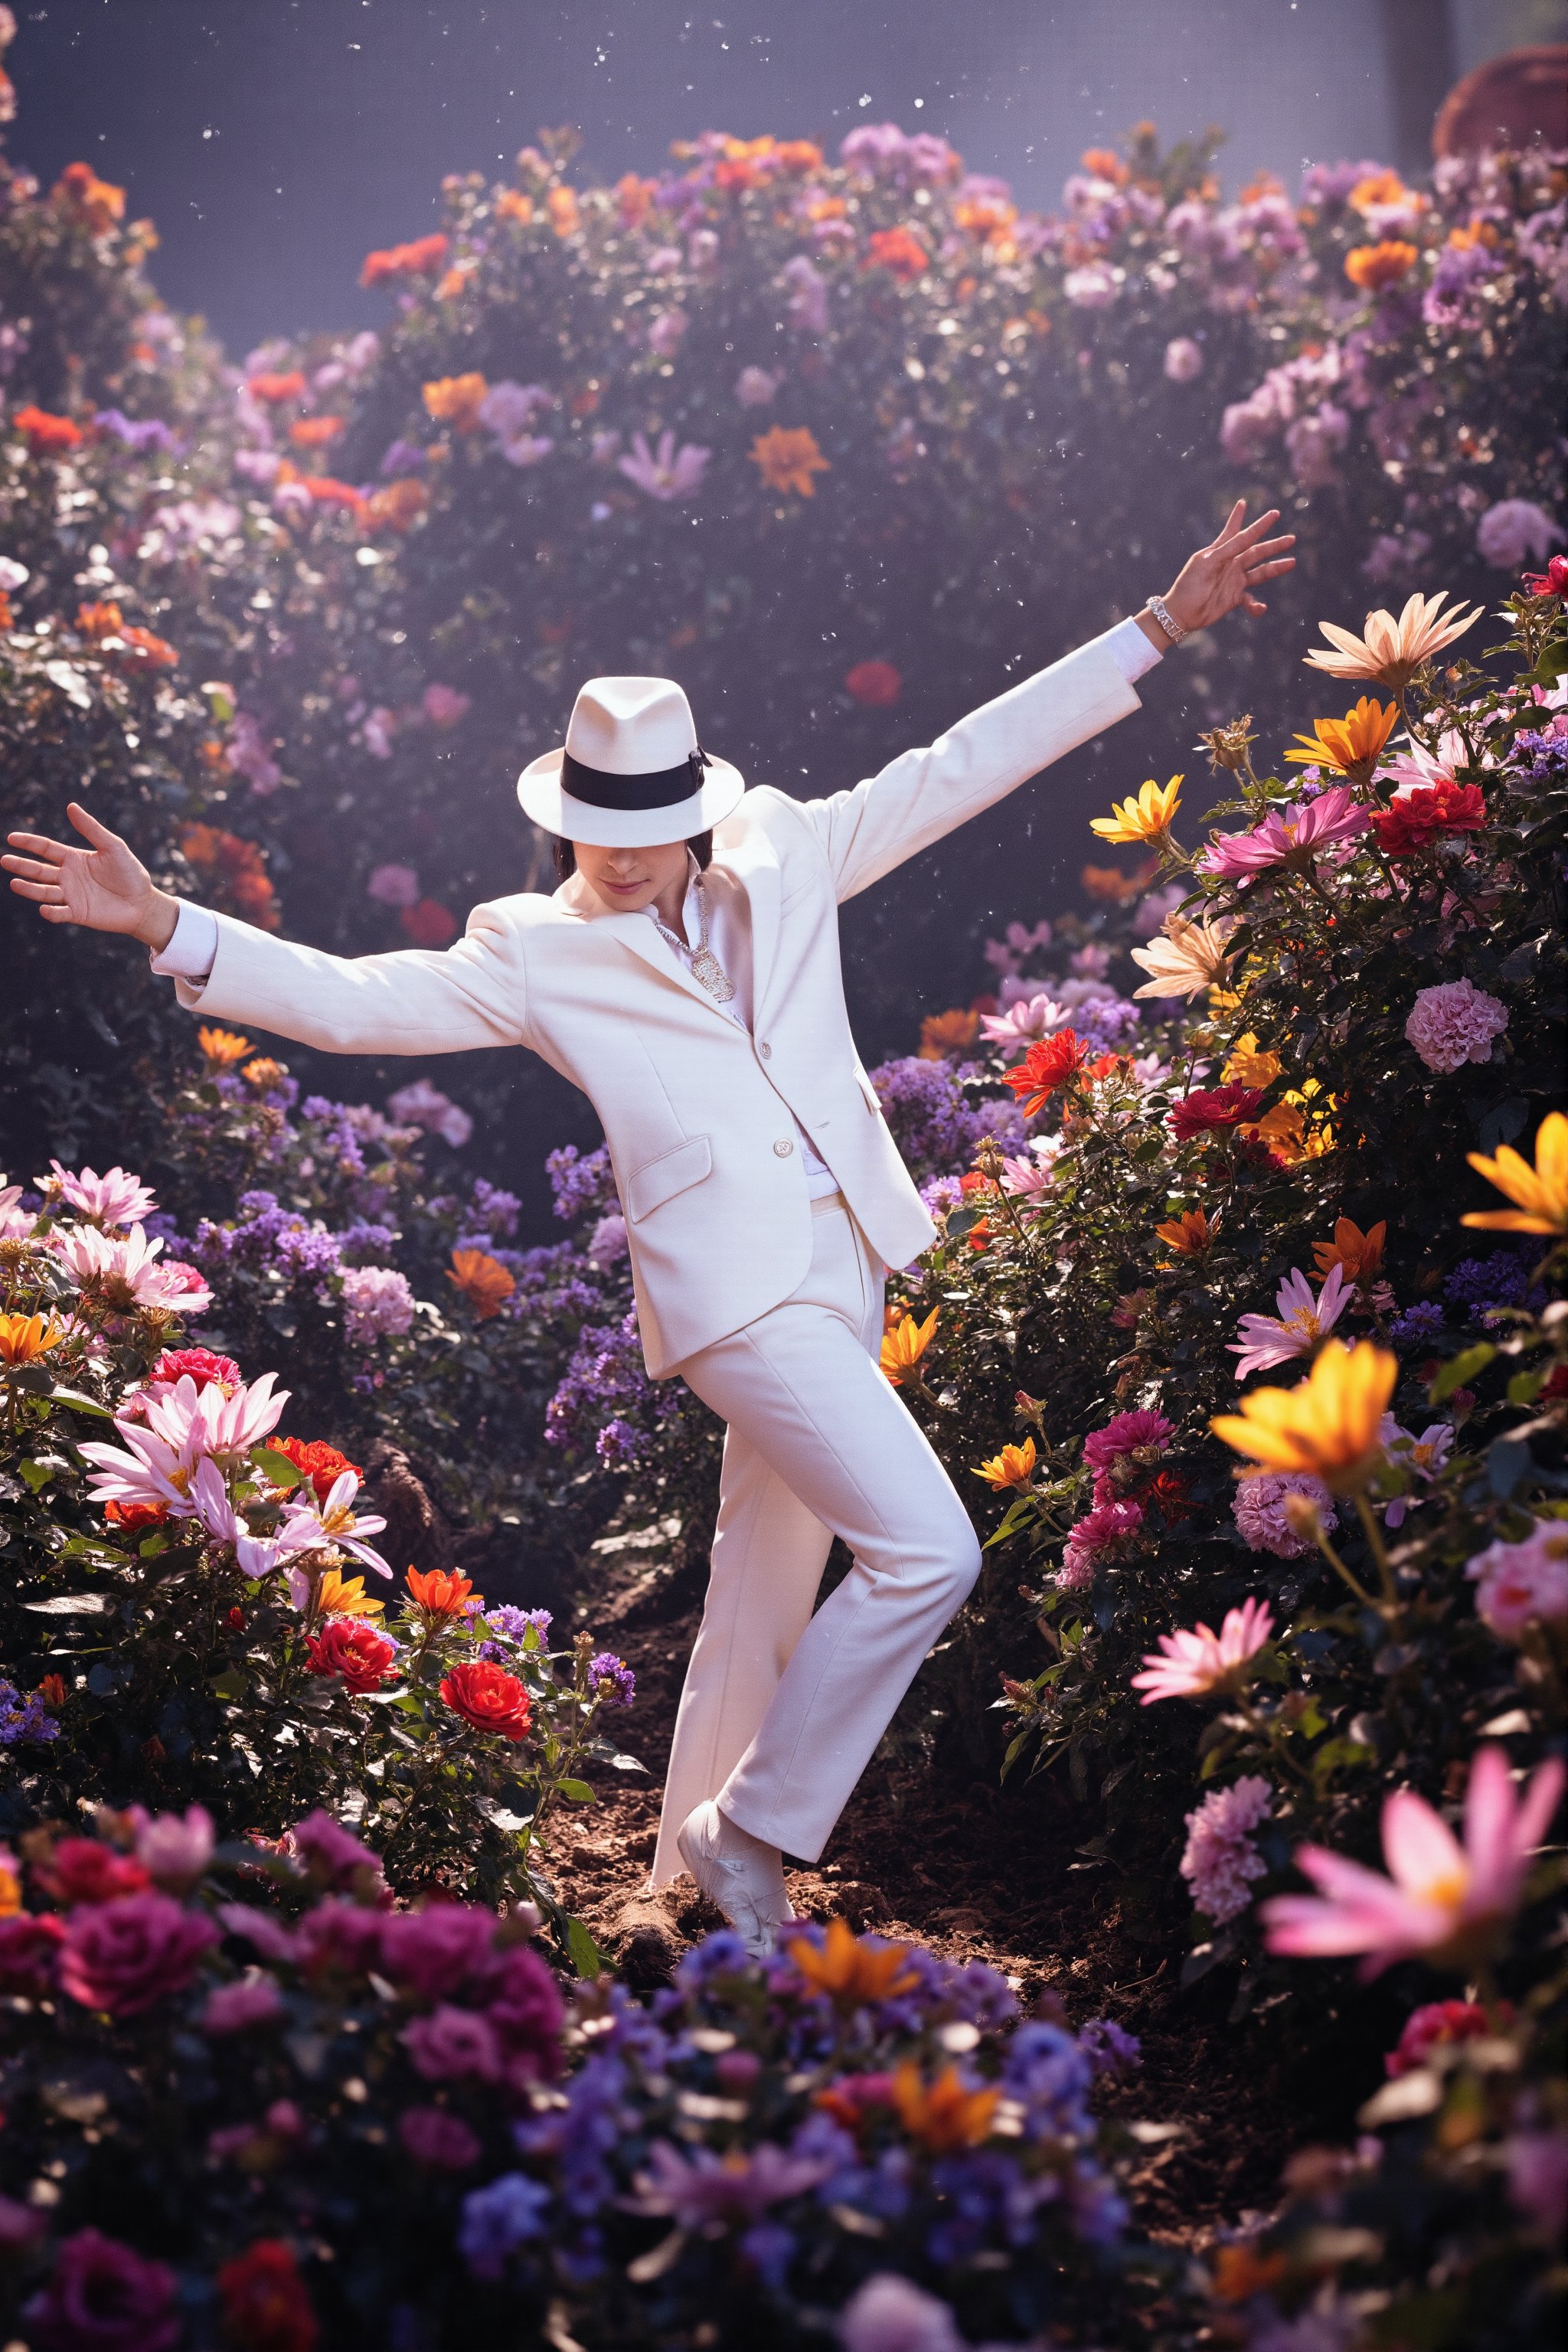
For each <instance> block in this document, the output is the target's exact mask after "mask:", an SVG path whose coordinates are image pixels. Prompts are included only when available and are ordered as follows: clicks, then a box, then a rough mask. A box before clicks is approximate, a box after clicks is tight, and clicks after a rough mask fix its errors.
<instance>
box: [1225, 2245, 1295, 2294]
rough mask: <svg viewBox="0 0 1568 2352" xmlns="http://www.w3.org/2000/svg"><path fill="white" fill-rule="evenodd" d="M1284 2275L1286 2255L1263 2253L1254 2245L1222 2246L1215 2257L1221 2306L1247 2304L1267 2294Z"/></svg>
mask: <svg viewBox="0 0 1568 2352" xmlns="http://www.w3.org/2000/svg"><path fill="white" fill-rule="evenodd" d="M1284 2275H1285V2257H1284V2255H1283V2254H1278V2253H1276V2254H1260V2253H1259V2252H1258V2248H1257V2246H1256V2245H1255V2244H1251V2243H1248V2242H1241V2243H1237V2244H1236V2245H1233V2246H1221V2247H1220V2248H1219V2249H1218V2251H1217V2252H1216V2253H1215V2258H1214V2291H1215V2295H1216V2296H1217V2297H1218V2299H1219V2301H1220V2302H1221V2303H1246V2302H1247V2301H1249V2300H1250V2298H1251V2297H1252V2296H1253V2295H1255V2294H1267V2293H1268V2289H1269V2288H1270V2287H1271V2286H1278V2285H1279V2282H1280V2280H1281V2279H1282V2278H1283V2277H1284Z"/></svg>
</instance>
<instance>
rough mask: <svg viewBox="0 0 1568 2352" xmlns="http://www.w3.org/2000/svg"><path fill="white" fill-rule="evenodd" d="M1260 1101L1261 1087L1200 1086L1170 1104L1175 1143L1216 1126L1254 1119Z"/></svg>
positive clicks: (1213, 1128) (1228, 1125)
mask: <svg viewBox="0 0 1568 2352" xmlns="http://www.w3.org/2000/svg"><path fill="white" fill-rule="evenodd" d="M1262 1101H1263V1088H1262V1087H1236V1086H1230V1087H1199V1088H1198V1090H1197V1092H1196V1093H1195V1094H1190V1095H1184V1096H1183V1097H1182V1099H1181V1101H1180V1102H1177V1103H1173V1104H1172V1106H1171V1132H1172V1134H1173V1136H1174V1137H1175V1139H1176V1140H1177V1142H1178V1143H1191V1142H1192V1141H1193V1140H1194V1138H1195V1137H1197V1136H1200V1135H1210V1134H1213V1133H1214V1131H1215V1129H1218V1128H1227V1127H1239V1126H1240V1125H1241V1124H1242V1122H1243V1120H1244V1119H1249V1118H1257V1117H1258V1109H1259V1108H1260V1106H1261V1104H1262Z"/></svg>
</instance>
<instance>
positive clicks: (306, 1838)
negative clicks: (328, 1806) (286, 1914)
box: [289, 1806, 381, 1932]
mask: <svg viewBox="0 0 1568 2352" xmlns="http://www.w3.org/2000/svg"><path fill="white" fill-rule="evenodd" d="M289 1847H290V1850H291V1852H292V1853H295V1854H297V1855H298V1857H299V1858H300V1861H301V1862H303V1864H305V1867H306V1869H307V1870H308V1871H309V1872H310V1875H311V1877H312V1878H313V1879H315V1880H316V1882H317V1884H318V1885H322V1886H332V1887H338V1886H342V1885H352V1884H353V1881H354V1879H355V1878H356V1876H357V1874H359V1872H361V1871H362V1870H367V1871H369V1873H370V1874H371V1876H372V1877H373V1878H375V1879H379V1878H380V1876H381V1856H380V1855H379V1854H378V1853H373V1851H372V1850H371V1848H370V1847H369V1846H368V1845H365V1844H363V1843H362V1842H361V1840H360V1839H358V1838H357V1837H355V1835H354V1833H353V1830H346V1829H344V1827H343V1825H342V1822H335V1821H333V1819H332V1817H331V1813H324V1812H322V1811H321V1808H320V1806H318V1807H317V1809H316V1811H314V1812H313V1813H307V1814H306V1816H305V1818H304V1820H303V1821H302V1822H295V1824H294V1826H293V1828H292V1829H291V1830H290V1831H289ZM301 1932H303V1931H301Z"/></svg>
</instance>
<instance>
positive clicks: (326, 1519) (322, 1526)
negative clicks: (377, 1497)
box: [275, 1470, 392, 1609]
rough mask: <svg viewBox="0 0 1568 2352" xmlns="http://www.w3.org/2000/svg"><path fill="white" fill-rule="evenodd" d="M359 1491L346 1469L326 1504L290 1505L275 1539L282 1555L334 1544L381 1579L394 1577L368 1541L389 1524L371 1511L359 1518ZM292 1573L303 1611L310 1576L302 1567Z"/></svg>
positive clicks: (296, 1600) (291, 1588) (296, 1602)
mask: <svg viewBox="0 0 1568 2352" xmlns="http://www.w3.org/2000/svg"><path fill="white" fill-rule="evenodd" d="M358 1492H359V1479H358V1477H357V1476H356V1475H355V1474H354V1472H353V1471H352V1470H342V1471H340V1472H339V1474H338V1475H337V1476H336V1477H335V1478H334V1479H333V1481H332V1484H331V1488H330V1489H329V1491H328V1494H327V1498H326V1501H325V1502H324V1503H319V1504H315V1503H301V1502H298V1501H294V1502H290V1503H289V1504H288V1506H287V1507H285V1510H284V1513H283V1518H282V1523H281V1524H280V1526H279V1529H278V1534H277V1537H276V1538H275V1540H276V1542H277V1543H278V1545H279V1550H280V1552H281V1553H282V1554H285V1555H287V1554H290V1553H295V1552H304V1551H318V1550H321V1549H324V1548H325V1547H326V1546H328V1545H331V1547H332V1548H333V1549H335V1550H337V1551H346V1552H348V1553H349V1554H350V1555H351V1556H352V1557H353V1559H357V1560H359V1561H361V1562H362V1563H363V1566H364V1567H366V1568H369V1569H374V1571H375V1573H376V1575H377V1576H386V1577H390V1576H391V1574H392V1570H391V1569H390V1568H388V1566H387V1564H386V1562H385V1561H384V1559H383V1558H382V1556H381V1554H380V1553H379V1552H378V1551H376V1550H374V1549H373V1548H372V1546H371V1545H370V1544H368V1543H367V1542H366V1541H365V1538H366V1537H367V1536H374V1535H379V1534H380V1533H381V1530H382V1529H383V1528H384V1527H385V1525H386V1521H385V1520H384V1518H380V1517H377V1516H376V1514H375V1513H374V1512H371V1511H367V1512H365V1513H364V1514H363V1517H362V1516H358V1515H356V1513H355V1511H354V1507H353V1503H354V1496H356V1495H357V1494H358ZM295 1493H296V1495H299V1494H301V1493H304V1494H308V1493H310V1488H309V1486H306V1487H302V1488H301V1487H296V1489H295ZM288 1574H289V1598H290V1599H291V1600H292V1601H293V1603H294V1606H295V1608H296V1609H300V1608H302V1607H303V1606H304V1604H305V1601H306V1600H307V1599H308V1598H309V1594H310V1577H309V1576H308V1574H307V1573H306V1571H305V1570H303V1569H300V1568H291V1569H289V1571H288Z"/></svg>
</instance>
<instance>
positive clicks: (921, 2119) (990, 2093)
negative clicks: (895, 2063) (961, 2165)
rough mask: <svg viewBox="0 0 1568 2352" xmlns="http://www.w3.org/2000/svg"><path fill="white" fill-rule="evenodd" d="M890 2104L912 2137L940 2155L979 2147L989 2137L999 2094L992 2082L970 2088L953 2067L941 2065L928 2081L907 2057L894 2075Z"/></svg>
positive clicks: (998, 2103) (999, 2102)
mask: <svg viewBox="0 0 1568 2352" xmlns="http://www.w3.org/2000/svg"><path fill="white" fill-rule="evenodd" d="M892 2088H893V2105H894V2106H895V2107H897V2109H898V2111H899V2119H900V2122H901V2123H902V2125H903V2126H904V2129H905V2130H906V2131H907V2132H908V2133H909V2135H910V2138H911V2139H918V2140H919V2141H920V2143H921V2147H929V2148H930V2149H931V2150H932V2152H933V2153H935V2154H937V2155H942V2156H952V2155H956V2153H957V2151H958V2150H959V2149H960V2148H963V2147H979V2146H980V2144H981V2142H982V2140H987V2139H989V2138H990V2137H991V2126H992V2122H993V2119H994V2116H995V2113H996V2109H997V2107H998V2106H999V2105H1000V2104H1001V2100H1002V2094H1001V2092H1000V2091H999V2090H998V2089H996V2087H995V2086H994V2084H992V2085H990V2086H988V2087H987V2088H986V2089H984V2090H981V2091H972V2090H970V2089H969V2088H968V2087H967V2085H966V2084H964V2082H963V2078H962V2077H961V2075H960V2074H959V2071H958V2069H957V2067H956V2066H952V2065H948V2066H944V2067H943V2068H942V2073H941V2074H938V2075H937V2076H936V2077H935V2078H934V2079H933V2080H932V2081H931V2082H930V2083H927V2082H925V2081H924V2080H922V2078H921V2070H920V2068H919V2067H918V2066H917V2065H916V2064H915V2062H914V2060H913V2059H912V2058H906V2059H905V2060H904V2062H903V2063H902V2065H901V2066H900V2067H899V2068H898V2069H897V2071H896V2072H895V2074H894V2075H893V2085H892Z"/></svg>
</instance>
